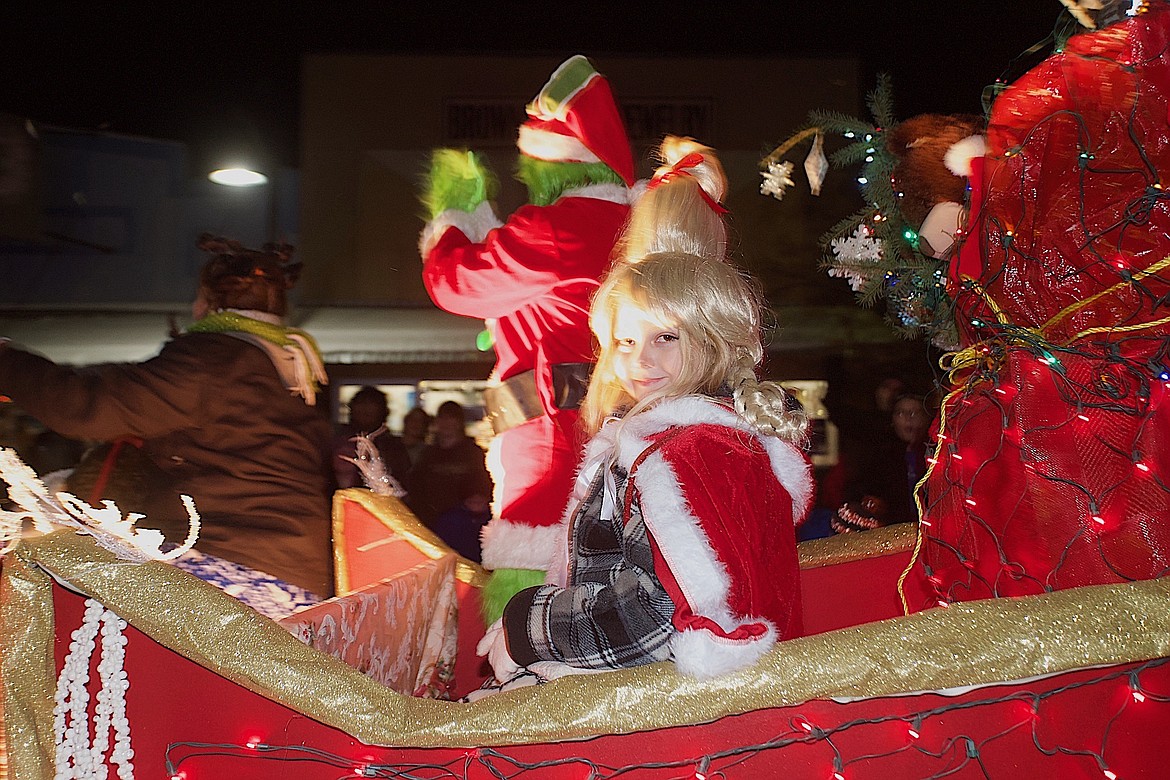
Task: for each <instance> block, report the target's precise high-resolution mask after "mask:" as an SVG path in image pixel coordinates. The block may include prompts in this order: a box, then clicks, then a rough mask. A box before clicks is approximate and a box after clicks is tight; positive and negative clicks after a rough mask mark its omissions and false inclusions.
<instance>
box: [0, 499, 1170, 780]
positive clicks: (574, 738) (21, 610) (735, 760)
mask: <svg viewBox="0 0 1170 780" xmlns="http://www.w3.org/2000/svg"><path fill="white" fill-rule="evenodd" d="M334 509H335V512H334V515H335V517H334V521H335V531H336V536H337V545H338V547H337V563H338V585H339V592H341V593H343V594H346V595H342V596H340V597H339V598H338V599H335V600H334V601H333V602H331V603H328V604H326V605H324V606H323V607H316V608H313V609H316V610H324V613H319V614H318V616H317V618H316V619H315V618H313V617H312V616H310V617H307V618H306V617H305V615H304V613H301V614H299V615H296V616H294V618H293V619H291V620H292V622H293V623H294V624H295V623H297V622H298V620H299V630H298V628H297V626H296V625H286V626H281V625H278V624H277V623H275V622H273V621H270V620H268V619H267V618H264V617H262V616H260V615H258V614H257V613H255V612H253V611H252V610H250V609H249V608H247V607H245V606H243V605H241V604H240V603H239V602H237V601H236V600H235V599H232V598H231V597H229V596H226V595H224V594H223V593H221V592H220V591H218V590H216V589H215V588H212V587H210V586H208V585H206V584H204V583H203V582H201V581H199V580H197V579H195V578H193V577H190V576H189V575H187V574H186V573H184V572H182V571H179V570H177V569H174V568H173V567H170V566H168V565H166V564H163V563H148V564H132V563H127V562H124V561H120V560H118V559H116V558H115V557H114V556H113V555H111V554H110V553H108V552H106V551H105V550H104V549H102V548H100V547H98V546H97V545H96V544H95V543H94V542H93V540H92V539H90V538H88V537H85V536H80V535H77V534H75V533H73V532H59V533H55V534H51V535H48V536H44V537H40V538H36V539H31V540H26V541H25V542H23V543H22V544H21V545H20V546H19V547H18V548H17V550H16V551H14V552H13V553H11V554H10V555H9V556H8V557H7V558H6V559H5V562H4V567H3V583H2V591H0V595H2V613H0V614H2V617H3V622H4V626H3V647H4V656H3V671H2V676H3V682H4V718H5V721H6V727H7V748H8V754H9V766H10V771H11V776H12V777H14V778H17V780H29V779H31V778H49V777H53V776H54V764H55V756H57V748H56V746H55V744H54V713H53V702H54V690H55V688H56V681H57V677H58V673H59V671H60V670H61V668H62V666H63V664H64V659H65V656H66V653H67V651H68V649H69V644H70V635H71V632H73V631H74V630H75V629H77V628H78V626H79V625H80V624H81V623H82V616H83V612H84V609H85V606H84V603H85V601H86V599H87V598H88V599H93V600H96V602H98V603H100V604H101V605H102V606H104V607H105V608H107V609H109V610H111V611H112V612H113V613H115V614H117V615H118V616H120V617H121V618H123V619H124V620H125V621H126V622H127V623H128V626H127V627H126V628H125V631H124V634H125V636H126V638H127V642H126V646H125V660H124V669H125V672H126V675H127V679H128V682H129V688H128V689H127V690H126V693H125V700H126V720H127V722H128V726H129V734H130V741H131V746H132V748H133V757H132V762H133V773H134V774H133V776H134V777H137V778H140V779H142V778H146V779H147V780H155V779H156V778H158V779H162V780H167V779H168V778H183V780H203V779H205V778H242V777H248V778H305V779H307V780H314V779H316V778H322V779H323V780H326V779H327V780H337V779H338V778H353V777H396V778H454V777H458V778H463V777H466V778H501V777H509V778H511V777H532V778H566V777H568V778H606V777H613V776H617V775H622V776H629V777H639V778H704V777H705V778H715V777H721V778H732V777H750V778H757V777H779V776H783V777H785V778H791V779H792V780H797V779H798V778H815V779H816V780H827V779H828V778H849V780H861V779H862V778H895V777H897V778H925V777H942V776H947V777H957V778H962V777H995V778H1000V777H1021V776H1026V775H1028V774H1030V775H1032V776H1035V777H1087V778H1096V777H1104V778H1124V779H1125V780H1133V779H1135V778H1154V777H1162V776H1164V769H1163V768H1162V763H1163V760H1162V756H1161V752H1162V751H1161V748H1160V745H1161V739H1162V738H1163V736H1164V735H1165V733H1166V731H1167V728H1168V727H1170V664H1168V663H1167V660H1168V658H1170V579H1162V580H1152V581H1147V582H1137V583H1129V584H1125V585H1110V586H1089V587H1082V588H1075V589H1070V590H1066V591H1060V592H1056V593H1051V594H1047V595H1044V596H1030V597H1022V598H1012V599H990V600H985V601H979V602H972V603H966V604H954V605H951V606H949V607H947V608H934V609H929V610H926V611H923V612H919V613H916V614H910V615H904V614H903V609H902V602H901V599H900V597H899V593H898V587H897V581H898V579H899V576H900V574H901V572H902V571H903V570H904V569H905V567H906V564H907V563H908V562H909V560H910V558H911V555H912V553H913V548H914V544H915V538H914V533H915V529H914V527H913V526H910V525H906V526H900V527H893V528H886V529H878V530H876V531H872V532H868V533H864V534H856V535H850V536H841V537H835V538H831V539H826V540H818V541H813V542H806V543H804V544H803V545H802V549H801V565H802V578H803V579H802V587H803V593H804V609H805V624H806V628H807V630H808V632H809V635H807V636H805V637H802V638H799V639H795V640H791V641H788V642H784V643H781V644H780V645H778V646H777V647H776V648H775V650H774V651H773V652H772V653H771V654H770V655H768V656H766V657H765V658H764V659H763V661H762V662H761V663H759V664H758V665H757V666H755V667H753V668H751V669H748V670H746V671H744V672H741V673H738V674H735V675H731V676H727V677H724V678H718V679H715V680H711V681H708V682H697V681H695V680H692V679H688V678H685V677H682V676H680V675H678V674H677V673H676V672H675V671H674V669H673V667H672V666H671V665H670V664H654V665H651V666H646V667H641V668H636V669H628V670H623V671H616V672H610V673H604V674H597V675H586V676H579V677H568V678H563V679H559V680H556V681H553V682H550V683H548V684H546V685H541V686H534V687H530V688H523V689H519V690H513V691H509V692H505V693H500V694H496V695H493V696H489V697H486V698H484V699H482V700H480V701H477V702H475V703H471V704H461V703H457V702H453V701H441V700H434V699H427V698H419V697H415V696H409V695H404V694H403V693H399V692H396V691H395V690H393V689H392V687H390V686H393V687H397V688H399V689H402V690H408V692H409V691H415V690H416V689H417V690H420V691H421V690H422V689H428V690H430V691H431V692H434V691H435V690H437V689H441V688H443V687H444V686H446V687H447V689H448V690H449V691H450V692H452V693H453V694H455V695H460V694H463V693H466V692H467V691H468V690H470V689H472V688H474V687H476V686H477V685H478V684H479V682H480V680H481V678H482V676H483V675H484V674H486V672H487V670H486V668H481V665H480V661H481V659H478V658H476V657H475V655H474V647H475V644H476V641H477V639H478V637H479V635H480V634H481V633H482V630H483V629H482V624H481V623H480V622H479V617H478V587H479V585H480V584H481V582H482V577H483V574H482V571H480V570H479V569H478V568H477V567H476V566H475V565H474V564H472V563H470V562H468V561H465V560H461V559H458V557H457V556H455V555H454V554H453V553H450V552H448V551H447V550H445V549H444V548H443V546H442V544H441V543H440V542H439V541H438V540H437V539H436V538H434V537H433V536H431V535H430V534H429V532H427V531H426V529H424V528H422V527H421V526H419V525H418V524H417V522H416V521H414V519H413V517H412V516H410V514H409V513H408V512H406V511H405V510H404V509H403V508H402V506H401V505H400V504H399V503H398V502H397V501H396V500H395V499H391V498H382V497H378V496H374V495H373V494H371V493H369V492H367V491H364V490H346V491H342V492H340V493H339V494H338V496H337V498H336V500H335V507H334ZM388 574H389V575H391V576H389V577H387V575H388ZM404 578H405V580H406V581H407V582H408V584H409V590H411V591H413V592H416V593H422V594H424V595H423V596H420V597H419V598H416V599H414V601H413V602H412V601H411V599H409V598H406V597H402V596H399V597H395V596H393V595H391V596H389V597H387V598H383V599H381V600H379V594H381V595H383V596H385V595H386V594H392V593H393V591H394V588H395V582H396V581H399V580H402V579H404ZM906 589H907V591H908V593H907V597H908V601H909V602H910V603H916V602H919V601H920V599H921V598H922V597H924V596H925V593H924V591H921V590H920V586H918V585H916V584H915V583H914V581H913V580H912V579H908V580H907V583H906ZM451 594H454V601H457V604H458V616H457V617H456V616H455V614H454V613H453V612H452V611H451V610H449V609H447V605H449V604H451V603H454V601H453V600H452V599H451V598H450V596H451ZM420 603H421V604H422V607H423V608H422V609H421V610H419V611H417V613H415V612H412V611H411V610H413V609H414V608H415V607H416V606H418V605H419V604H420ZM362 605H365V606H364V607H363V606H362ZM363 608H364V609H369V610H371V611H373V610H374V609H379V610H382V611H381V612H379V613H378V615H377V616H376V618H377V619H374V620H369V621H359V620H351V621H350V622H349V623H348V628H347V627H346V625H347V624H346V618H347V615H348V617H349V618H354V616H355V615H357V614H358V613H359V612H360V611H361V610H362V609H363ZM330 610H332V611H331V612H330ZM325 613H328V614H325ZM392 613H393V614H392ZM321 614H325V617H321ZM330 615H331V617H330ZM402 615H408V616H409V615H415V617H408V619H407V620H406V621H405V625H407V627H408V629H409V630H408V631H406V634H408V635H409V637H408V639H407V640H406V645H405V646H406V647H408V649H407V650H402V647H403V645H401V644H399V645H396V647H398V655H397V656H396V657H395V658H394V659H390V660H391V661H395V662H400V663H399V667H403V665H405V667H409V668H408V669H407V671H406V673H404V674H402V675H399V677H400V678H401V679H400V680H395V679H390V677H392V675H390V676H387V674H386V671H387V668H388V667H387V666H386V664H381V665H379V664H372V663H371V659H374V658H376V657H377V652H376V649H377V647H378V646H379V642H380V641H382V640H383V639H385V638H380V637H379V636H378V632H379V630H381V629H382V628H385V627H387V626H392V625H396V626H397V628H396V629H394V630H396V631H399V632H400V633H401V628H402V625H404V623H403V621H396V620H395V619H392V618H394V617H396V616H397V617H401V616H402ZM314 620H316V623H315V624H314ZM288 622H289V621H286V623H288ZM327 626H332V627H333V633H332V634H331V635H330V632H328V631H325V630H324V628H325V627H327ZM456 626H457V630H456V628H455V627H456ZM306 627H308V629H306ZM294 631H295V632H297V633H299V634H300V637H299V638H298V636H294ZM363 632H364V633H363ZM411 632H413V633H411ZM391 633H393V632H391ZM339 634H345V638H346V639H348V640H350V641H349V643H348V645H346V643H345V642H341V641H333V642H332V645H331V646H329V647H326V649H328V650H330V652H333V653H335V654H338V655H340V656H342V657H345V658H346V659H347V660H348V661H349V663H348V664H347V663H346V662H345V661H342V660H339V659H338V658H335V657H333V656H332V655H329V654H326V653H325V652H322V651H321V650H318V649H315V648H314V647H311V646H309V645H308V644H306V643H305V642H306V641H308V642H316V643H317V644H318V645H319V646H321V642H322V637H326V638H327V639H328V636H327V635H330V636H332V638H333V640H337V639H338V635H339ZM385 641H386V642H391V641H399V642H400V641H401V639H400V638H398V639H393V638H391V639H386V640H385ZM453 641H457V644H458V652H457V654H456V656H455V659H454V670H453V672H454V673H453V677H452V674H451V670H449V669H446V668H445V661H447V660H449V657H446V656H444V652H449V651H450V649H451V647H452V644H451V643H452V642H453ZM444 643H445V644H444ZM325 644H326V645H328V644H329V642H328V641H326V642H325ZM435 647H439V648H440V652H439V653H438V654H437V655H436V654H435V653H434V652H431V651H430V650H428V649H427V648H432V649H433V648H435ZM443 648H446V649H445V650H443ZM404 659H405V660H404ZM384 660H385V659H384ZM355 665H356V666H359V667H364V668H363V670H361V671H359V669H358V668H355ZM363 672H364V673H363ZM375 678H377V679H375ZM420 681H421V683H422V686H421V688H419V685H420ZM87 687H88V689H89V691H90V693H91V696H90V699H91V703H90V710H91V711H93V703H92V702H93V700H95V699H96V690H97V688H98V687H99V684H98V672H97V659H96V658H95V659H94V661H93V667H92V670H91V674H90V677H89V683H88V685H87ZM57 760H63V759H61V758H59V757H58V759H57ZM109 767H110V769H109V771H110V776H111V777H113V776H116V765H115V764H113V763H111V764H109ZM83 776H88V775H83Z"/></svg>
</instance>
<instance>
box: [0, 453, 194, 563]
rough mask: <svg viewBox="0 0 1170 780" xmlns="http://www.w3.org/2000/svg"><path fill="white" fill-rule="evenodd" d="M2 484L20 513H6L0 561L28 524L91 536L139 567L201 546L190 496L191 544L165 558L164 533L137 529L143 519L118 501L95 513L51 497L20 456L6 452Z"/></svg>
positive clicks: (67, 497)
mask: <svg viewBox="0 0 1170 780" xmlns="http://www.w3.org/2000/svg"><path fill="white" fill-rule="evenodd" d="M0 480H3V481H4V482H7V483H8V486H9V487H8V497H9V498H10V499H11V500H12V501H13V502H14V503H15V504H16V505H17V506H18V507H19V509H20V511H16V512H7V511H0V555H3V554H4V553H7V552H8V551H9V550H10V549H12V547H13V545H14V544H15V543H16V542H17V541H18V540H19V539H20V536H21V532H22V528H23V522H24V519H25V518H29V519H31V520H32V521H33V525H34V527H35V528H36V529H37V530H38V531H40V532H42V533H48V532H49V531H52V530H53V529H54V528H55V527H57V528H60V527H65V528H73V529H74V530H76V531H79V532H81V533H85V534H89V535H91V536H93V538H94V541H96V542H97V543H98V544H100V545H101V546H102V547H104V548H106V549H107V550H109V551H110V552H112V553H114V555H117V556H118V557H119V558H121V559H122V560H126V561H134V562H135V563H145V562H146V561H151V560H155V561H169V560H173V559H175V558H178V557H179V556H180V555H182V554H183V553H185V552H187V551H188V550H190V549H191V548H192V547H193V546H195V541H196V540H197V539H198V538H199V528H200V522H199V513H198V512H197V511H196V509H195V502H194V501H192V500H191V498H190V496H181V498H182V500H183V506H184V507H186V509H187V517H188V521H189V525H188V533H187V538H186V539H185V540H184V541H183V543H182V544H181V545H179V546H178V547H176V548H174V549H173V550H170V551H168V552H165V553H164V552H163V551H162V545H163V544H164V542H165V541H166V540H165V538H164V537H163V535H162V533H160V532H159V531H156V530H153V529H150V528H141V529H140V528H135V523H137V522H138V521H139V520H141V519H142V515H139V514H134V513H131V514H128V515H126V516H125V517H123V516H122V512H121V510H119V509H118V506H117V505H116V504H115V503H114V502H113V501H103V502H102V505H101V506H100V507H93V506H90V505H89V504H87V503H86V502H84V501H82V500H81V499H79V498H77V497H76V496H74V495H72V494H71V493H57V494H55V495H54V494H50V493H49V490H48V488H46V487H45V485H44V483H43V482H41V480H40V479H38V478H37V475H36V473H35V472H34V471H33V470H32V469H30V468H29V467H28V466H27V465H25V463H24V461H22V460H21V459H20V457H19V456H18V455H17V454H16V452H15V451H14V450H10V449H4V448H0Z"/></svg>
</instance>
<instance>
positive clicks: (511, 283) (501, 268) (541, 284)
mask: <svg viewBox="0 0 1170 780" xmlns="http://www.w3.org/2000/svg"><path fill="white" fill-rule="evenodd" d="M557 208H558V206H557V205H555V204H554V205H553V206H543V207H540V206H524V207H522V208H520V209H518V210H517V211H516V212H515V213H513V214H512V216H511V217H509V219H508V221H507V223H505V224H504V225H501V226H500V227H498V228H493V229H491V230H488V231H487V233H486V235H484V236H483V238H482V240H479V241H476V240H474V239H475V236H474V235H469V234H468V233H466V232H464V230H463V229H462V228H461V227H460V226H458V225H451V226H449V227H447V228H446V230H444V231H443V232H442V233H441V234H439V235H438V237H437V239H436V240H434V242H433V244H432V246H431V247H430V249H429V251H427V252H425V254H424V263H423V283H424V284H425V285H426V288H427V292H428V293H429V294H430V296H431V299H432V300H433V301H434V302H435V303H436V304H437V305H438V306H440V307H441V308H443V309H445V310H446V311H449V312H451V313H452V314H460V315H463V316H465V317H478V318H480V319H488V318H493V317H503V316H506V315H508V314H511V313H513V312H515V311H516V310H517V309H519V308H521V307H522V306H524V305H525V304H526V303H528V302H530V301H531V300H532V299H533V298H534V297H538V296H541V295H544V294H546V293H547V292H548V291H549V290H551V289H553V288H554V287H555V286H557V285H559V284H563V283H564V282H566V281H567V279H568V278H570V277H572V276H573V275H574V274H575V273H576V271H575V269H574V268H573V267H572V262H571V260H572V256H573V249H574V246H575V244H578V243H580V239H579V238H576V237H575V235H574V233H573V231H571V230H568V229H565V226H563V225H558V224H557V221H556V220H555V218H554V216H553V214H552V213H551V212H550V211H549V210H550V209H557Z"/></svg>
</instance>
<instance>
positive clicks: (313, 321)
mask: <svg viewBox="0 0 1170 780" xmlns="http://www.w3.org/2000/svg"><path fill="white" fill-rule="evenodd" d="M776 319H777V321H778V322H779V329H778V331H777V332H776V333H774V334H773V335H772V338H771V340H770V343H769V344H768V349H769V351H772V352H786V351H794V350H832V349H838V348H841V347H843V346H858V345H863V344H871V345H872V344H891V343H894V342H897V341H899V339H898V337H897V336H896V335H895V334H894V333H893V331H892V330H890V329H889V328H888V327H887V326H886V325H884V324H883V323H882V322H881V318H880V317H879V316H878V315H877V314H875V313H874V312H873V311H872V310H864V309H859V308H857V307H852V306H792V307H782V308H780V309H778V310H777V311H776ZM190 321H191V315H190V312H189V311H188V310H186V309H185V308H180V307H178V306H176V308H174V309H173V310H166V309H157V308H155V309H151V310H149V311H145V310H141V309H140V310H130V311H120V312H113V311H83V310H76V309H72V310H58V311H8V312H0V336H7V337H8V338H11V339H12V340H13V341H15V342H17V343H19V344H21V345H23V346H25V347H28V348H30V349H32V350H35V351H36V352H39V353H41V354H43V355H45V356H46V357H48V358H50V359H52V360H55V361H56V362H58V363H67V364H71V365H88V364H92V363H109V362H137V361H141V360H146V359H147V358H150V357H152V356H154V355H156V354H158V351H159V349H161V348H162V345H163V343H164V342H165V341H166V340H167V338H168V336H169V333H170V331H171V329H172V328H173V327H177V328H179V329H182V328H184V327H186V326H187V325H188V324H190ZM289 321H290V324H292V325H295V326H296V327H299V328H303V329H304V330H306V331H308V332H309V333H311V334H312V335H313V337H314V338H316V340H317V343H318V345H319V346H320V347H321V352H322V355H323V356H324V358H325V362H326V363H334V364H336V363H343V364H358V363H440V362H442V363H464V362H474V363H478V362H492V361H493V360H494V357H493V355H492V354H491V353H490V352H487V353H485V352H481V351H479V350H477V349H476V336H477V335H478V334H479V333H480V331H482V330H483V328H484V325H483V322H482V321H480V320H475V319H471V318H468V317H459V316H456V315H454V314H448V313H447V312H444V311H440V310H439V309H435V308H413V309H406V308H379V307H320V308H302V309H299V310H297V311H296V312H294V313H293V315H292V316H291V317H290V318H289Z"/></svg>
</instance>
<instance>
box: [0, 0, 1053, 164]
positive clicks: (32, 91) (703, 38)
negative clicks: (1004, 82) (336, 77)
mask: <svg viewBox="0 0 1170 780" xmlns="http://www.w3.org/2000/svg"><path fill="white" fill-rule="evenodd" d="M0 5H3V8H2V9H0V29H3V30H4V34H3V37H4V39H6V40H3V41H2V43H0V65H2V67H3V78H2V79H0V82H2V83H0V111H4V112H8V113H14V114H17V115H21V116H28V117H31V118H33V119H36V120H38V121H41V122H44V123H48V124H56V125H64V126H68V127H74V128H94V129H104V130H109V131H113V132H117V133H126V134H132V135H145V136H151V137H157V138H168V139H174V140H180V141H185V142H188V143H189V144H192V146H198V145H199V144H200V143H201V141H202V139H206V138H207V137H209V136H211V135H231V134H245V135H252V136H254V137H255V138H258V139H261V140H262V141H263V142H264V143H265V144H267V145H269V146H270V147H271V148H272V149H274V150H276V152H277V154H278V156H279V159H280V160H281V162H283V163H284V164H288V165H294V164H295V162H296V143H297V112H298V105H297V102H298V94H299V83H298V79H299V70H300V58H301V55H302V54H305V53H325V52H354V53H423V52H426V53H442V52H450V53H476V52H478V53H485V54H510V53H511V54H549V55H558V56H563V55H566V54H570V53H576V52H580V53H584V54H587V55H589V56H591V57H593V58H594V59H596V60H600V61H601V62H602V63H603V62H604V57H605V55H606V54H667V55H677V56H720V55H734V56H751V55H768V56H775V55H784V54H814V55H815V54H856V55H858V56H859V57H860V58H861V62H862V66H863V69H864V70H865V71H866V72H867V74H874V73H877V72H879V71H887V72H890V73H891V74H892V75H893V85H894V96H895V109H896V113H897V114H898V116H900V117H903V118H905V117H908V116H912V115H913V114H916V113H921V112H924V111H939V112H967V113H978V112H979V111H980V110H981V107H980V93H981V91H982V89H983V87H984V86H985V85H987V84H988V83H990V82H993V81H994V80H995V79H996V78H997V77H999V76H1003V75H1006V76H1008V77H1009V78H1014V77H1016V76H1018V75H1020V73H1022V72H1023V70H1025V69H1026V66H1028V65H1031V64H1034V63H1035V62H1036V61H1038V60H1039V59H1040V57H1041V56H1042V55H1043V54H1046V53H1048V51H1049V50H1050V48H1051V45H1050V44H1048V45H1045V46H1044V47H1043V51H1042V52H1041V53H1039V54H1036V55H1033V56H1031V57H1028V58H1026V59H1025V60H1023V61H1021V62H1018V63H1013V60H1014V58H1016V57H1017V56H1019V55H1021V54H1022V53H1023V52H1025V50H1027V49H1028V48H1029V47H1031V46H1032V45H1033V44H1037V43H1040V42H1041V41H1043V40H1044V39H1045V38H1046V37H1047V36H1048V35H1050V34H1051V33H1052V32H1053V30H1054V28H1055V27H1056V26H1057V24H1058V22H1063V21H1065V20H1068V18H1069V17H1068V16H1067V14H1066V13H1064V11H1063V7H1062V6H1061V4H1060V2H1059V1H1058V0H1021V1H1020V2H1018V3H1001V4H985V3H976V2H973V0H940V1H939V2H935V3H928V2H921V1H916V2H904V1H903V0H888V2H886V3H876V2H871V1H867V2H853V1H850V0H845V2H825V3H810V2H803V1H802V2H796V1H795V0H771V1H770V2H753V3H747V2H738V1H737V0H729V1H727V2H710V0H707V2H702V3H676V4H675V5H674V6H673V8H674V9H675V10H674V11H670V12H666V11H664V10H663V9H664V8H667V7H668V6H665V5H662V4H659V3H645V2H638V0H626V1H625V2H605V1H602V2H586V1H585V0H575V2H571V3H570V2H554V1H553V0H549V1H548V2H545V3H532V2H507V1H506V0H504V1H503V2H497V3H492V4H486V3H474V2H468V1H467V0H438V1H433V2H403V1H402V0H384V1H383V2H361V1H360V0H333V1H332V2H300V3H298V2H292V1H289V2H283V3H272V2H264V1H262V0H239V1H238V2H236V3H233V4H228V3H220V2H190V1H188V2H183V3H160V2H156V3H149V4H147V3H140V2H136V1H134V0H126V1H124V2H114V3H108V4H107V3H103V4H101V5H100V6H99V5H98V4H96V3H91V4H87V5H83V4H81V3H65V2H60V1H59V0H42V1H41V2H35V0H33V1H31V2H30V1H28V0H8V2H5V3H0ZM603 69H604V67H603ZM870 83H872V79H871V80H870ZM616 88H617V89H618V92H619V96H620V85H617V87H616ZM814 107H816V105H815V101H811V102H810V106H809V108H814ZM784 129H786V128H784ZM784 129H781V130H780V131H779V132H782V131H783V130H784ZM763 140H765V141H769V140H773V139H763Z"/></svg>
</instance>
